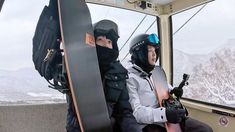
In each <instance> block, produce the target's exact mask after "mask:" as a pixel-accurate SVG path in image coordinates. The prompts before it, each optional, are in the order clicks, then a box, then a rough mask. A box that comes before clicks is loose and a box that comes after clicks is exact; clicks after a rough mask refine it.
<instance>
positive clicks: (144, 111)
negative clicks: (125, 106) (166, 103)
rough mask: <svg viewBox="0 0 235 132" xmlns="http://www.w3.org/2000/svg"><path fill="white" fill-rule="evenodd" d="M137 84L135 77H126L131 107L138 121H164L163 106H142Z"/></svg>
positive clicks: (145, 122) (149, 122) (148, 122)
mask: <svg viewBox="0 0 235 132" xmlns="http://www.w3.org/2000/svg"><path fill="white" fill-rule="evenodd" d="M138 86H139V84H138V82H137V80H136V79H134V78H133V77H130V78H129V79H127V88H128V93H129V98H130V99H129V101H130V104H131V107H132V109H133V115H134V116H135V118H136V120H137V122H138V123H144V124H152V123H162V122H166V121H167V119H166V113H165V108H164V107H159V108H152V107H147V106H143V105H142V104H141V102H140V98H139V95H138V92H137V89H138V88H137V87H138Z"/></svg>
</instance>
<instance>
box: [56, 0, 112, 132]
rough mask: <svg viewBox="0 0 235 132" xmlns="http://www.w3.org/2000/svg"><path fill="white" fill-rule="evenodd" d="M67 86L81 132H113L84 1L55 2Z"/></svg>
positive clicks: (90, 24) (67, 0)
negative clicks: (66, 74) (58, 18)
mask: <svg viewBox="0 0 235 132" xmlns="http://www.w3.org/2000/svg"><path fill="white" fill-rule="evenodd" d="M58 10H59V17H60V28H61V36H62V45H63V49H64V56H65V65H66V70H67V73H68V80H69V87H70V90H71V93H72V98H73V101H74V106H75V109H76V113H77V117H78V121H79V124H80V127H81V131H82V132H84V131H85V132H112V128H111V121H110V118H109V114H108V109H107V106H106V101H105V96H104V91H103V86H102V81H101V77H100V70H99V65H98V59H97V54H96V48H95V40H94V37H93V28H92V22H91V17H90V12H89V9H88V7H87V5H86V3H85V1H84V0H58Z"/></svg>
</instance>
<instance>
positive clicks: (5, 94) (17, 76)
mask: <svg viewBox="0 0 235 132" xmlns="http://www.w3.org/2000/svg"><path fill="white" fill-rule="evenodd" d="M0 82H1V83H0V104H1V103H4V104H5V103H17V102H18V103H19V102H21V103H30V102H34V103H35V102H38V103H40V102H45V101H46V102H48V103H49V102H55V101H56V102H61V101H63V100H64V96H63V95H62V94H61V93H59V92H58V91H56V90H53V89H51V88H48V83H47V82H46V80H45V79H44V78H42V77H41V76H40V75H39V73H38V72H37V71H36V70H35V69H34V68H24V69H19V70H16V71H6V70H0Z"/></svg>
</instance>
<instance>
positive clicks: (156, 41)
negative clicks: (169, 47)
mask: <svg viewBox="0 0 235 132" xmlns="http://www.w3.org/2000/svg"><path fill="white" fill-rule="evenodd" d="M147 41H148V42H147V44H149V45H152V46H158V47H159V46H160V43H159V42H160V41H159V39H158V37H157V35H156V34H150V35H149V36H148V37H147Z"/></svg>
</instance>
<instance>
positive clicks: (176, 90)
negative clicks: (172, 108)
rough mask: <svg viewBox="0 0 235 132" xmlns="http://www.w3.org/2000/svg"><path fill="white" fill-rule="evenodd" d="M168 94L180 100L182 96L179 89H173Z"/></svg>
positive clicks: (181, 90)
mask: <svg viewBox="0 0 235 132" xmlns="http://www.w3.org/2000/svg"><path fill="white" fill-rule="evenodd" d="M170 94H175V96H176V97H177V98H181V97H182V95H183V89H182V88H179V87H175V88H174V89H172V90H171V92H170Z"/></svg>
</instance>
